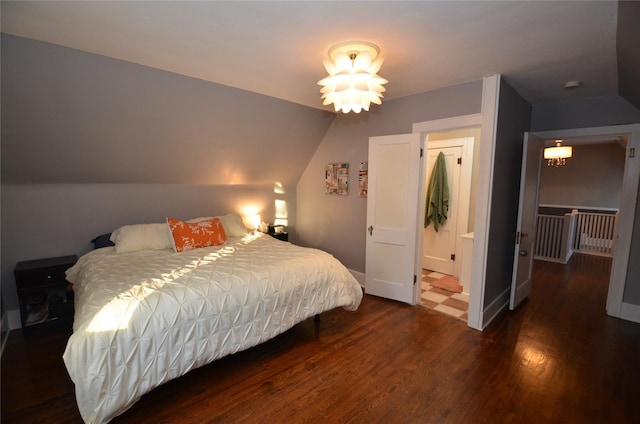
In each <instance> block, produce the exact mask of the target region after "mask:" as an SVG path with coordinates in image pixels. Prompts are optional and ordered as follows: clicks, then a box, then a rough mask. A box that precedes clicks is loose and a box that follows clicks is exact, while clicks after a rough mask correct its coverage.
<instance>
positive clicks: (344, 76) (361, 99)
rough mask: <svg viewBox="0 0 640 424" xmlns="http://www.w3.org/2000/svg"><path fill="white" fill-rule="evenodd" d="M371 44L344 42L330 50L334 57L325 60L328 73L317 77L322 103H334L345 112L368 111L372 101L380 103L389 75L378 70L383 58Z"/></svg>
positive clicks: (330, 54)
mask: <svg viewBox="0 0 640 424" xmlns="http://www.w3.org/2000/svg"><path fill="white" fill-rule="evenodd" d="M378 51H379V50H378V48H377V47H376V46H373V45H371V44H368V43H366V44H357V43H353V42H350V43H343V44H340V45H337V46H334V47H333V48H332V49H331V50H329V56H330V57H331V59H332V60H325V61H323V64H324V68H325V69H326V71H327V73H328V74H329V76H327V77H326V78H323V79H321V80H320V81H318V85H321V86H322V88H321V89H320V93H322V99H324V101H323V103H322V104H323V105H329V104H331V103H333V106H334V109H335V111H336V112H337V111H339V110H341V111H342V112H343V113H349V112H351V111H354V112H355V113H360V112H361V111H362V110H363V109H364V110H366V111H368V110H369V106H370V105H371V103H375V104H378V105H379V104H381V103H382V100H381V98H382V97H383V96H382V93H384V91H385V88H384V87H383V86H382V84H386V83H387V82H389V81H387V80H386V79H384V78H382V77H381V76H379V75H378V74H377V72H378V71H379V70H380V67H381V66H382V63H383V62H384V59H382V58H381V57H378V58H376V57H377V55H378Z"/></svg>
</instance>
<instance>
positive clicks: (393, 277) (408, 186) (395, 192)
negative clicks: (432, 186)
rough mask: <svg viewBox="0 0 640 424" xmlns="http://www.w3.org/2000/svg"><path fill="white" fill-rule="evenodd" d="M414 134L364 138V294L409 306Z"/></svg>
mask: <svg viewBox="0 0 640 424" xmlns="http://www.w3.org/2000/svg"><path fill="white" fill-rule="evenodd" d="M421 162H422V159H421V158H420V134H401V135H392V136H383V137H372V138H370V139H369V189H368V198H367V228H366V232H367V233H366V238H367V242H366V250H367V252H366V265H365V291H366V292H367V293H368V294H371V295H374V296H380V297H385V298H388V299H393V300H398V301H400V302H406V303H414V284H415V282H416V280H419V278H418V276H417V275H416V242H417V237H418V209H419V208H418V199H419V198H420V196H419V192H418V190H419V185H420V166H421Z"/></svg>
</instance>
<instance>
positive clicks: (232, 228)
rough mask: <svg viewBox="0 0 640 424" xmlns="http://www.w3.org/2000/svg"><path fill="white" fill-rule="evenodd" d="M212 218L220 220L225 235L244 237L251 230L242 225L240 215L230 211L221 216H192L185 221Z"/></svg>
mask: <svg viewBox="0 0 640 424" xmlns="http://www.w3.org/2000/svg"><path fill="white" fill-rule="evenodd" d="M213 218H218V219H219V220H220V222H221V223H222V227H223V228H224V233H225V234H226V235H227V237H244V236H246V235H247V234H249V233H250V232H251V230H250V229H249V228H247V227H246V226H245V225H244V221H243V220H242V217H241V216H240V215H238V214H235V213H230V214H227V215H223V216H208V217H200V218H194V219H190V220H188V221H187V222H191V223H193V222H200V221H204V220H210V219H213Z"/></svg>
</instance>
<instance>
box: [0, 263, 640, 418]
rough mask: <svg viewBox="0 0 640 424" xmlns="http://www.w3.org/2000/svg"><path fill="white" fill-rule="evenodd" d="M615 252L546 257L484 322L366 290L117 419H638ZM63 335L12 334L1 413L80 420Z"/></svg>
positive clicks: (634, 342)
mask: <svg viewBox="0 0 640 424" xmlns="http://www.w3.org/2000/svg"><path fill="white" fill-rule="evenodd" d="M609 269H610V260H608V259H603V258H598V257H588V256H574V258H573V259H572V261H571V263H570V264H569V265H568V266H562V265H558V264H551V263H546V262H536V265H535V267H534V283H533V284H534V286H533V291H532V294H531V296H530V297H529V299H528V300H526V301H525V302H524V303H523V304H522V305H521V307H520V308H518V309H517V310H516V311H513V312H508V311H505V312H503V313H502V314H501V315H500V316H498V317H497V318H496V319H495V321H494V322H493V323H492V324H491V325H490V326H489V328H488V329H486V330H485V331H484V332H478V331H475V330H472V329H470V328H468V327H467V326H466V325H465V324H464V323H463V322H462V321H459V320H457V319H455V318H452V317H449V316H447V315H444V314H440V313H438V312H434V311H431V310H429V309H426V308H424V307H421V306H413V307H412V306H408V305H403V304H399V303H395V302H391V301H387V300H384V299H380V298H375V297H371V296H365V299H364V301H363V303H362V306H361V307H360V309H359V310H358V311H357V312H346V311H344V310H342V309H337V310H334V311H330V312H327V313H324V314H323V315H322V321H321V322H320V324H319V325H316V324H315V323H314V321H313V319H309V320H307V321H305V322H303V323H301V324H299V325H297V326H296V327H294V328H293V329H291V330H290V331H288V332H286V333H285V334H283V335H281V336H279V337H277V338H275V339H274V340H271V341H269V342H267V343H264V344H262V345H260V346H257V347H256V348H253V349H251V350H248V351H245V352H241V353H239V354H236V355H233V356H230V357H227V358H224V359H221V360H219V361H217V362H214V363H213V364H210V365H208V366H205V367H203V368H200V369H198V370H195V371H193V372H191V373H189V374H187V375H186V376H184V377H181V378H179V379H177V380H174V381H172V382H169V383H167V384H165V385H163V386H161V387H159V388H157V389H155V390H154V391H152V392H151V393H149V394H147V395H146V396H145V397H143V398H142V400H141V401H140V402H138V403H137V404H135V405H134V406H133V407H132V408H131V409H130V410H128V411H127V412H125V413H124V414H122V415H121V416H120V417H118V418H116V419H115V420H114V421H113V422H114V423H146V422H149V423H209V422H219V423H237V422H248V423H253V422H256V423H257V422H259V423H284V422H287V423H298V422H300V423H316V422H327V423H378V422H380V423H382V422H385V423H511V422H513V423H536V424H537V423H638V422H640V398H638V393H640V378H639V377H640V360H639V358H640V324H636V323H631V322H626V321H622V320H618V319H615V318H611V317H608V316H606V314H605V308H604V305H605V300H606V295H607V284H608V275H609ZM66 336H68V335H65V334H57V335H50V336H46V337H38V338H31V339H25V338H24V337H23V335H22V332H21V331H14V332H12V333H11V335H10V338H9V341H8V344H7V346H6V348H5V352H4V355H3V357H2V422H3V423H4V424H10V423H27V422H28V423H36V422H37V423H78V422H81V419H80V416H79V414H78V410H77V407H76V404H75V397H74V387H73V384H72V382H71V381H70V379H69V377H68V376H67V374H66V370H65V368H64V365H63V363H62V359H61V355H62V352H63V349H64V345H65V342H66Z"/></svg>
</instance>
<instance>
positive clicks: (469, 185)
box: [418, 126, 480, 322]
mask: <svg viewBox="0 0 640 424" xmlns="http://www.w3.org/2000/svg"><path fill="white" fill-rule="evenodd" d="M479 139H480V127H479V126H478V127H469V128H461V129H455V130H449V131H442V132H433V133H429V134H426V135H425V147H426V153H425V154H424V155H423V161H424V165H423V169H424V170H425V172H424V175H423V179H424V181H423V183H424V184H423V185H424V190H423V193H421V195H420V201H421V202H425V200H426V197H427V196H426V193H427V190H428V186H429V180H430V178H431V175H432V170H433V168H434V164H435V162H436V159H437V157H438V155H439V154H440V153H442V155H443V156H442V157H443V162H444V165H445V166H444V168H445V174H446V179H447V189H448V193H449V207H448V210H447V219H446V221H444V222H443V223H441V224H440V225H439V227H438V230H437V231H436V229H435V226H434V225H432V224H429V225H427V226H426V227H425V226H424V225H420V226H419V234H418V238H419V240H420V242H419V245H420V246H421V248H422V249H421V258H420V263H421V267H422V273H421V290H420V304H421V305H423V306H425V307H427V308H430V309H434V310H436V311H438V312H442V313H445V314H447V315H451V316H453V317H455V318H458V319H461V320H463V321H465V322H466V321H467V319H468V309H469V288H470V287H469V286H470V284H469V283H470V278H469V274H470V266H471V253H472V252H471V249H468V248H467V249H465V244H468V243H469V242H470V243H471V245H470V246H471V248H472V243H473V228H474V216H475V200H476V196H475V192H476V183H475V180H476V178H475V177H476V175H477V169H478V155H477V152H476V149H475V145H476V142H477V141H478V140H479ZM474 153H475V154H474ZM424 209H425V213H426V205H425V207H424ZM420 221H421V223H422V224H424V216H422V217H421V219H420Z"/></svg>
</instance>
